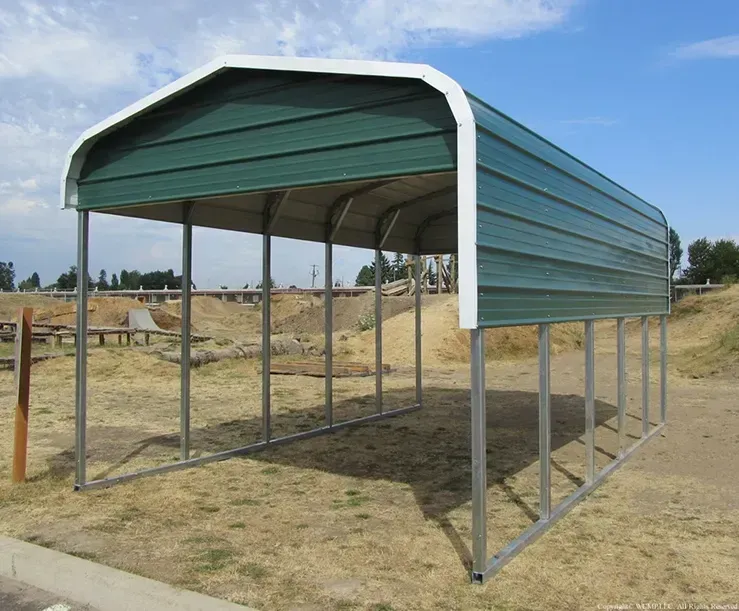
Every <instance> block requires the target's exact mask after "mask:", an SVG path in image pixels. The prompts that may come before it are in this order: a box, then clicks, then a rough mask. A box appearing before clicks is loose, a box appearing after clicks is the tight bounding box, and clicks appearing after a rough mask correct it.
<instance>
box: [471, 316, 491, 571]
mask: <svg viewBox="0 0 739 611" xmlns="http://www.w3.org/2000/svg"><path fill="white" fill-rule="evenodd" d="M470 382H471V384H470V388H471V395H472V397H471V399H472V409H471V410H470V413H471V422H470V428H471V440H472V444H471V445H472V578H473V580H474V581H479V582H481V581H482V578H483V575H484V573H485V569H486V568H487V561H488V557H487V534H488V533H487V487H488V486H487V419H486V409H485V338H484V332H483V330H482V329H471V330H470Z"/></svg>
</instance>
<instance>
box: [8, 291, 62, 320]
mask: <svg viewBox="0 0 739 611" xmlns="http://www.w3.org/2000/svg"><path fill="white" fill-rule="evenodd" d="M60 303H64V302H61V301H59V300H58V299H53V298H52V297H45V296H43V295H34V294H33V293H0V320H15V319H16V317H17V316H18V308H23V307H26V308H33V309H34V317H37V314H36V311H37V310H44V309H47V308H50V307H53V306H55V305H58V304H60Z"/></svg>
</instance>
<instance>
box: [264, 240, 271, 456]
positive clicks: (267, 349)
mask: <svg viewBox="0 0 739 611" xmlns="http://www.w3.org/2000/svg"><path fill="white" fill-rule="evenodd" d="M271 286H272V238H271V237H270V236H268V235H266V234H265V235H263V236H262V440H263V441H265V442H266V441H269V440H270V438H271V437H272V422H271V411H270V409H271V406H270V398H271V389H270V377H269V376H270V369H271V367H272V341H271V337H270V336H271V333H272V319H271V312H270V305H271V299H272V292H271V290H270V289H271Z"/></svg>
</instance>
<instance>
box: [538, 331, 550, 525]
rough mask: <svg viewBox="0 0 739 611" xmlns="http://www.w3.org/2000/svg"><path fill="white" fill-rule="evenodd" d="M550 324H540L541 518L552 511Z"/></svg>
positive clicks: (545, 518)
mask: <svg viewBox="0 0 739 611" xmlns="http://www.w3.org/2000/svg"><path fill="white" fill-rule="evenodd" d="M549 355H550V350H549V325H548V324H544V325H539V518H540V519H541V520H548V519H549V515H550V513H551V493H552V488H551V483H550V474H551V450H552V424H551V422H552V410H551V383H550V362H549V358H550V357H549Z"/></svg>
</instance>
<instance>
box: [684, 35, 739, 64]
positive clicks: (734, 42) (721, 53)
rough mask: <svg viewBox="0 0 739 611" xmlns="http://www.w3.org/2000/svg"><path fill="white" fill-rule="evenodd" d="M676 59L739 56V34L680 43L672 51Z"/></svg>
mask: <svg viewBox="0 0 739 611" xmlns="http://www.w3.org/2000/svg"><path fill="white" fill-rule="evenodd" d="M672 56H673V57H676V58H678V59H710V58H731V57H739V35H733V36H721V37H720V38H710V39H708V40H702V41H700V42H694V43H691V44H687V45H682V46H680V47H678V48H677V49H675V50H674V51H673V52H672Z"/></svg>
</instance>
